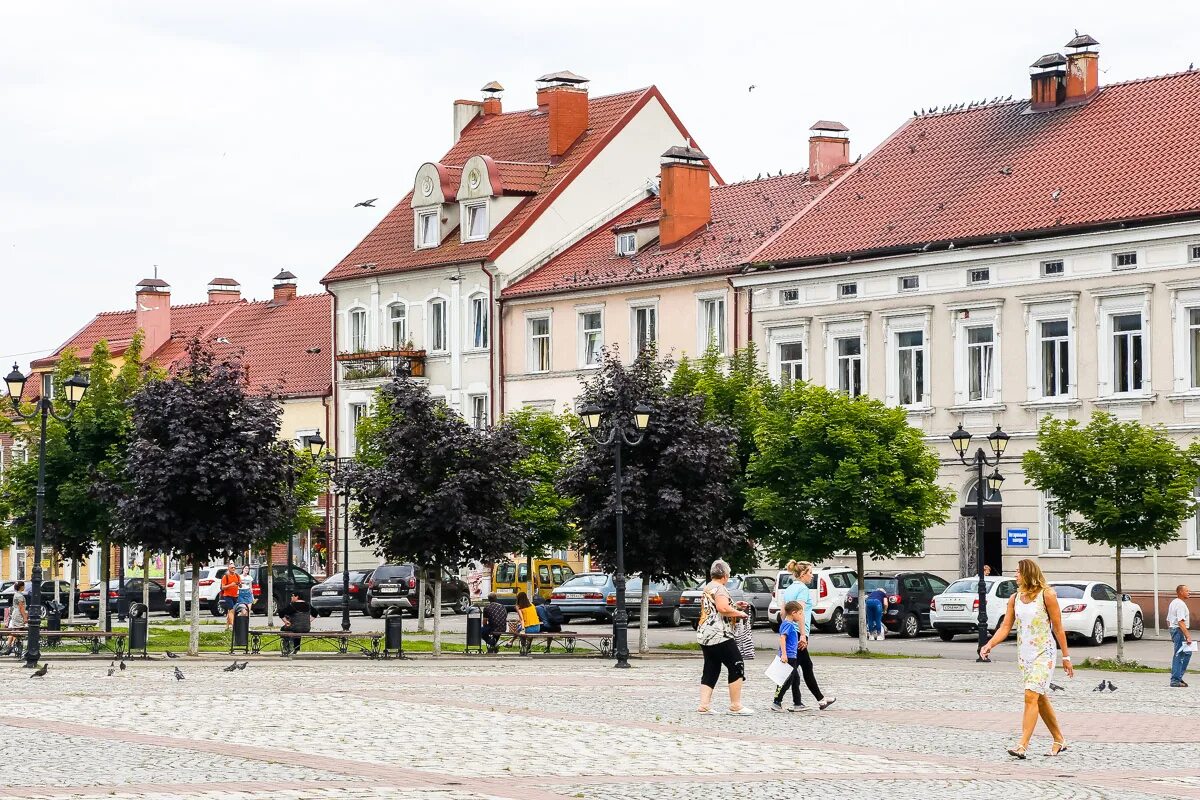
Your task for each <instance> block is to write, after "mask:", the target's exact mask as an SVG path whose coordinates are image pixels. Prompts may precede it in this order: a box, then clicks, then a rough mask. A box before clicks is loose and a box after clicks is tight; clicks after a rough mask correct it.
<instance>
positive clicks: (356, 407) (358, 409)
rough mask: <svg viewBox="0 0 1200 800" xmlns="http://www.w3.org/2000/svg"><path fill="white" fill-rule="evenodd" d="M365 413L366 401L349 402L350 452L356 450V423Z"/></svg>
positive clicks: (355, 451) (361, 419)
mask: <svg viewBox="0 0 1200 800" xmlns="http://www.w3.org/2000/svg"><path fill="white" fill-rule="evenodd" d="M366 415H367V404H366V403H351V404H350V419H349V421H348V423H349V428H350V429H349V431H348V433H349V434H350V436H349V439H350V452H351V453H357V452H358V424H359V423H360V422H362V421H363V417H365V416H366Z"/></svg>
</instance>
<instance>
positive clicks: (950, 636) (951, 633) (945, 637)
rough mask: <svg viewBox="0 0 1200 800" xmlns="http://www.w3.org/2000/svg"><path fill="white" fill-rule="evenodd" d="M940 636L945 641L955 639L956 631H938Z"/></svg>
mask: <svg viewBox="0 0 1200 800" xmlns="http://www.w3.org/2000/svg"><path fill="white" fill-rule="evenodd" d="M938 636H940V637H942V641H943V642H951V641H954V631H938Z"/></svg>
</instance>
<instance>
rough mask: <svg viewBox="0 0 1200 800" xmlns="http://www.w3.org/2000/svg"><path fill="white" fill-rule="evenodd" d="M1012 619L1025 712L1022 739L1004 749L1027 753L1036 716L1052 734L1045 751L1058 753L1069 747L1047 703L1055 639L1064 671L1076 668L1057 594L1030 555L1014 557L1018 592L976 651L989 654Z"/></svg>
mask: <svg viewBox="0 0 1200 800" xmlns="http://www.w3.org/2000/svg"><path fill="white" fill-rule="evenodd" d="M1014 624H1015V625H1017V664H1018V665H1019V666H1020V668H1021V678H1022V680H1023V681H1024V683H1025V713H1024V714H1023V715H1022V717H1021V742H1020V744H1018V745H1017V746H1016V747H1010V748H1009V749H1008V754H1009V755H1010V756H1013V757H1014V758H1020V759H1023V758H1025V750H1026V749H1027V748H1028V747H1029V740H1030V738H1031V737H1032V736H1033V729H1034V726H1036V725H1037V721H1038V717H1039V716H1040V717H1041V718H1042V722H1044V723H1046V728H1048V729H1049V731H1050V735H1051V736H1053V737H1054V744H1052V745H1051V747H1050V752H1049V754H1048V755H1052V756H1056V755H1058V754H1059V753H1061V752H1063V751H1064V750H1066V749H1067V741H1066V739H1064V738H1063V734H1062V729H1061V728H1059V727H1058V718H1057V717H1055V716H1054V708H1053V707H1052V706H1051V705H1050V679H1051V678H1052V677H1053V675H1054V656H1055V649H1054V643H1055V640H1057V641H1058V646H1059V648H1060V649H1061V650H1062V665H1063V670H1064V671H1065V672H1066V673H1067V677H1074V676H1075V670H1074V668H1073V667H1072V666H1071V656H1070V655H1069V654H1068V653H1067V635H1066V634H1065V633H1064V632H1063V627H1062V612H1061V611H1060V610H1059V607H1058V596H1057V595H1056V594H1055V593H1054V590H1053V589H1051V588H1050V587H1049V586H1047V585H1046V576H1045V575H1043V574H1042V570H1041V567H1039V566H1038V565H1037V562H1036V561H1034V560H1033V559H1029V558H1024V559H1021V561H1020V562H1018V563H1017V593H1016V594H1015V595H1013V596H1012V597H1010V598H1008V611H1007V612H1006V613H1005V615H1004V622H1002V623H1001V624H1000V627H999V628H997V629H996V634H995V636H993V637H992V639H991V641H989V642H988V643H987V644H985V645H984V646H983V649H982V650H980V651H979V655H980V656H981V657H983V658H987V657H988V654H989V653H990V652H991V651H992V648H994V647H995V646H996V645H998V644H1000V643H1001V642H1003V641H1004V640H1005V639H1007V638H1008V634H1009V632H1010V631H1012V628H1013V625H1014Z"/></svg>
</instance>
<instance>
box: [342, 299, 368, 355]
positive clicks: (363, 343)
mask: <svg viewBox="0 0 1200 800" xmlns="http://www.w3.org/2000/svg"><path fill="white" fill-rule="evenodd" d="M348 320H349V325H348V327H349V330H348V331H347V333H348V338H349V339H350V351H351V352H353V353H361V352H363V351H364V350H366V349H367V310H366V309H365V308H355V309H351V311H350V313H349V314H348Z"/></svg>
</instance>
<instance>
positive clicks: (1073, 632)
mask: <svg viewBox="0 0 1200 800" xmlns="http://www.w3.org/2000/svg"><path fill="white" fill-rule="evenodd" d="M1050 586H1051V587H1053V589H1054V593H1055V594H1056V595H1058V607H1059V610H1060V611H1062V621H1063V631H1064V632H1065V633H1066V634H1067V636H1075V637H1079V638H1081V639H1083V640H1085V641H1086V642H1087V643H1088V644H1092V645H1102V644H1104V640H1105V638H1107V637H1110V636H1111V637H1114V638H1115V637H1116V635H1117V592H1116V590H1115V589H1113V588H1112V587H1111V586H1109V585H1108V584H1107V583H1101V582H1099V581H1086V582H1085V581H1050ZM1121 602H1122V603H1123V604H1124V611H1123V613H1124V616H1125V619H1124V622H1125V630H1124V633H1125V636H1126V638H1129V639H1141V638H1142V635H1143V634H1144V633H1145V632H1146V625H1145V622H1144V621H1143V619H1142V609H1141V606H1139V605H1138V604H1137V603H1135V602H1133V601H1132V600H1130V599H1129V595H1124V596H1122V598H1121Z"/></svg>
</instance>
